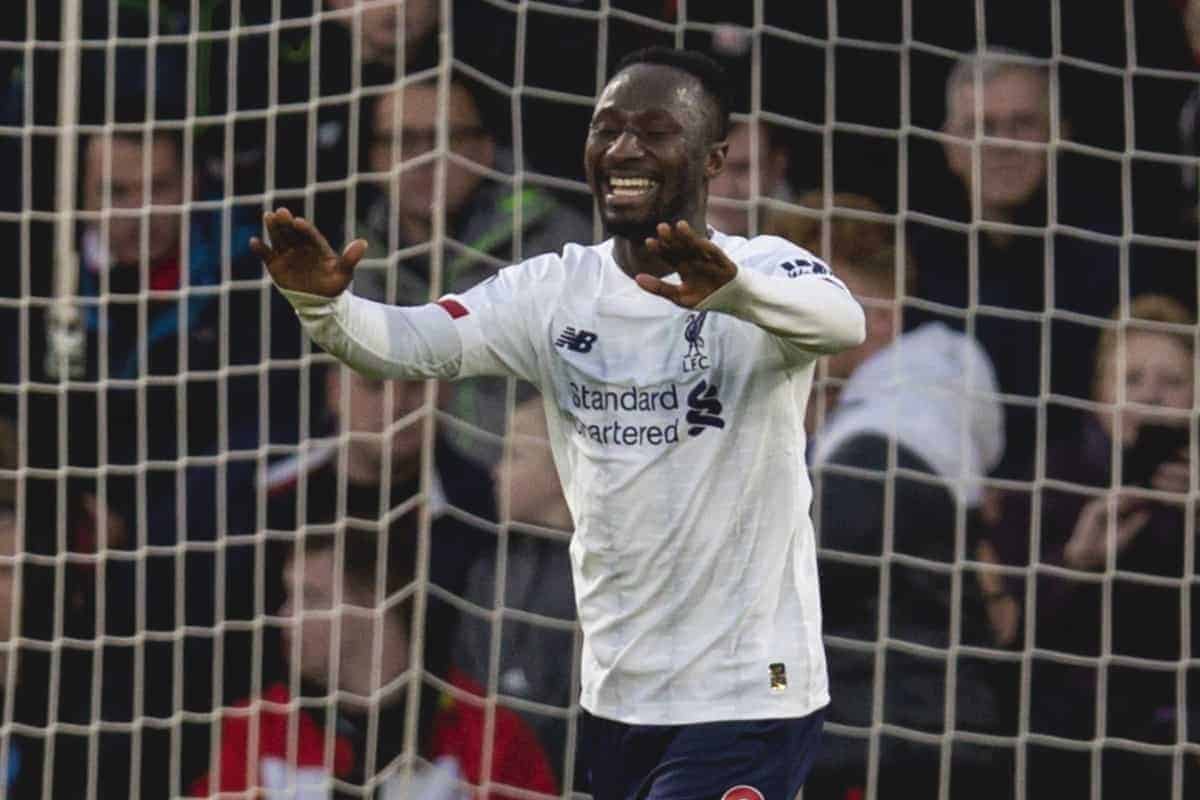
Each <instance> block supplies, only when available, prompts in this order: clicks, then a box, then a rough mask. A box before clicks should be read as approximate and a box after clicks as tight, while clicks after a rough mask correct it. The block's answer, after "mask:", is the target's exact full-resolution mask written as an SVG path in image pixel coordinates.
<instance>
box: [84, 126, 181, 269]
mask: <svg viewBox="0 0 1200 800" xmlns="http://www.w3.org/2000/svg"><path fill="white" fill-rule="evenodd" d="M106 147H107V149H108V151H109V152H110V153H111V163H109V164H108V171H107V174H106V172H105V164H104V155H105V150H106ZM143 152H144V148H143V147H142V140H141V139H140V137H137V136H134V137H126V136H121V137H116V138H113V139H108V140H106V139H105V137H104V136H93V137H91V138H90V139H89V140H88V144H87V152H86V154H85V157H84V176H83V192H84V207H85V208H86V209H87V210H89V211H108V210H112V211H113V212H114V213H113V215H112V216H111V218H110V221H109V227H108V231H109V240H108V251H109V255H110V257H111V258H112V260H113V262H114V264H115V265H117V266H132V265H136V264H139V263H141V261H142V248H141V236H142V230H143V228H148V242H147V255H148V256H149V263H151V264H154V263H155V262H157V261H159V260H161V259H163V258H167V257H169V256H174V255H178V252H179V238H180V227H181V224H182V217H181V215H180V213H179V212H178V211H161V212H157V213H152V214H146V213H145V211H144V208H145V206H146V205H148V204H153V205H156V206H158V205H175V206H177V205H180V204H181V203H182V202H183V200H184V187H183V166H182V165H181V164H180V163H179V153H178V151H177V150H176V149H175V145H174V144H172V143H171V141H170V140H169V139H167V138H166V137H163V136H157V137H154V138H153V139H152V140H151V145H150V198H149V201H147V200H146V198H145V196H144V195H143V192H142V174H143V173H142V157H143ZM105 186H110V187H111V189H112V196H111V199H110V202H109V204H108V205H105V197H104V191H105ZM130 212H136V213H130Z"/></svg>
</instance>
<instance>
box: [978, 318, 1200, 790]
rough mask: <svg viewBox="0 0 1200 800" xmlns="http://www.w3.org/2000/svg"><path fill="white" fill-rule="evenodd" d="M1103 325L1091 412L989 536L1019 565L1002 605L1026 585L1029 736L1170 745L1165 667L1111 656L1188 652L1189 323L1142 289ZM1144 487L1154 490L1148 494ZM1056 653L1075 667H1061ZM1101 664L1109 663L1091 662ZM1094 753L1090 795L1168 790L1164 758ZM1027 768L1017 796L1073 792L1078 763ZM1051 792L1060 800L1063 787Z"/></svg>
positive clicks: (1172, 705) (1079, 784)
mask: <svg viewBox="0 0 1200 800" xmlns="http://www.w3.org/2000/svg"><path fill="white" fill-rule="evenodd" d="M1113 319H1114V321H1115V322H1117V323H1118V324H1119V328H1118V327H1109V328H1107V329H1106V330H1105V331H1104V333H1103V334H1102V336H1101V339H1100V346H1099V348H1098V350H1097V354H1096V359H1095V373H1094V374H1095V380H1094V384H1093V396H1092V399H1093V400H1094V401H1095V402H1096V403H1097V404H1098V407H1097V408H1096V410H1095V411H1094V412H1091V413H1089V414H1088V417H1087V419H1086V422H1085V424H1083V425H1082V426H1080V432H1079V434H1078V436H1077V438H1076V439H1075V440H1074V441H1068V442H1063V443H1061V444H1058V445H1055V446H1053V447H1052V448H1051V449H1050V451H1049V453H1048V454H1047V458H1046V478H1047V483H1046V484H1044V485H1039V486H1036V487H1033V488H1032V489H1031V490H1030V491H1029V492H1028V493H1025V492H1020V493H1018V492H1016V491H1013V492H1009V493H1007V494H1006V495H1005V498H1004V500H1005V502H1004V504H1003V506H1002V516H1001V520H1000V523H999V525H998V526H997V529H996V530H995V532H994V533H993V534H992V538H993V541H994V544H995V551H996V553H997V554H998V556H999V558H1000V560H1001V561H1002V562H1003V563H1005V564H1008V565H1015V566H1020V567H1026V568H1028V571H1027V572H1026V573H1025V574H1024V575H1023V576H1020V577H1015V578H1012V579H1011V580H1010V581H1009V582H1008V587H1007V588H1008V590H1009V591H1010V592H1011V594H1012V596H1013V597H1014V598H1015V599H1016V600H1017V602H1018V603H1021V604H1022V605H1023V601H1024V600H1025V598H1026V597H1027V594H1026V588H1025V586H1024V583H1025V582H1026V581H1027V580H1034V579H1036V581H1037V583H1036V593H1035V595H1034V597H1035V598H1036V613H1033V614H1027V615H1026V616H1025V617H1024V619H1023V623H1024V626H1025V627H1028V626H1031V625H1032V626H1033V631H1031V632H1026V633H1025V634H1024V641H1026V642H1028V643H1030V644H1031V645H1032V646H1033V647H1035V648H1037V649H1038V654H1039V655H1036V656H1035V657H1034V660H1033V668H1032V688H1031V695H1030V728H1031V731H1032V732H1034V733H1038V734H1052V735H1057V736H1064V737H1070V738H1073V739H1078V740H1088V741H1091V740H1093V739H1094V738H1096V737H1102V736H1103V737H1109V738H1120V739H1129V740H1133V741H1138V742H1147V743H1153V744H1173V743H1176V741H1177V738H1176V731H1177V730H1181V728H1180V727H1177V726H1178V725H1179V723H1180V720H1178V714H1177V711H1178V709H1179V707H1180V706H1179V703H1180V702H1182V701H1181V700H1180V699H1179V698H1178V696H1177V691H1176V689H1177V669H1174V668H1172V669H1170V670H1163V669H1155V668H1154V667H1153V666H1152V665H1151V663H1148V662H1143V663H1140V664H1130V663H1128V662H1126V661H1123V660H1122V659H1128V658H1140V659H1153V660H1154V661H1155V662H1156V663H1157V664H1159V665H1163V664H1176V663H1177V662H1179V661H1180V660H1182V659H1186V658H1187V657H1188V651H1187V649H1186V647H1185V645H1184V644H1183V642H1184V641H1187V639H1185V638H1184V637H1190V640H1191V641H1197V638H1196V637H1197V636H1198V635H1200V625H1198V620H1200V614H1198V613H1197V612H1198V611H1200V607H1198V606H1197V604H1196V602H1195V600H1196V595H1195V592H1194V591H1193V592H1191V593H1190V594H1191V603H1190V605H1191V608H1190V617H1191V620H1190V628H1189V625H1188V622H1187V619H1188V617H1187V614H1188V613H1189V612H1188V610H1187V609H1186V608H1185V605H1186V604H1187V602H1188V597H1189V594H1188V591H1187V588H1186V586H1187V580H1188V579H1187V577H1186V576H1188V575H1194V574H1195V572H1196V568H1197V566H1198V565H1196V564H1192V565H1188V564H1187V563H1186V561H1187V558H1186V554H1187V553H1188V552H1189V542H1188V541H1187V538H1188V537H1189V536H1190V535H1191V533H1190V531H1191V530H1193V529H1192V528H1191V525H1190V524H1189V521H1188V520H1187V519H1186V516H1185V515H1186V514H1187V513H1189V512H1188V511H1187V510H1186V507H1185V500H1186V498H1187V496H1188V495H1189V493H1193V492H1194V491H1195V486H1196V483H1195V477H1194V464H1193V459H1194V450H1192V449H1191V448H1192V447H1194V445H1193V444H1192V442H1194V437H1195V420H1194V419H1193V417H1194V414H1193V413H1192V411H1193V409H1194V397H1193V380H1194V369H1195V359H1194V350H1193V341H1194V328H1193V327H1192V326H1193V322H1192V318H1191V316H1190V314H1189V312H1188V311H1187V310H1186V309H1184V308H1183V307H1182V306H1181V305H1180V304H1179V303H1178V302H1176V301H1175V300H1172V299H1170V298H1167V297H1163V296H1155V295H1143V296H1139V297H1137V298H1135V299H1134V301H1133V302H1132V304H1131V305H1130V308H1129V320H1128V321H1122V320H1121V317H1120V315H1119V313H1118V314H1114V316H1113ZM1122 330H1123V337H1122V335H1121V331H1122ZM1122 339H1123V341H1122ZM1122 384H1123V388H1124V391H1123V392H1121V391H1120V389H1121V387H1122ZM1118 457H1119V459H1118ZM1117 464H1119V469H1118V468H1117V466H1116V465H1117ZM1147 488H1148V489H1153V490H1156V492H1157V493H1158V494H1156V495H1154V496H1150V495H1148V494H1147V493H1146V491H1145V490H1146V489H1147ZM1039 501H1040V502H1039ZM1035 504H1036V505H1035ZM1035 507H1037V508H1038V510H1039V513H1037V514H1036V515H1035V514H1033V513H1032V510H1033V509H1034V508H1035ZM1114 512H1115V513H1116V518H1115V519H1111V518H1110V516H1111V515H1112V514H1113V513H1114ZM1192 524H1194V521H1193V522H1192ZM1045 567H1051V568H1055V571H1054V572H1049V571H1047V570H1045V569H1044V568H1045ZM1181 581H1182V582H1181ZM1106 620H1107V622H1106ZM1106 632H1107V635H1106ZM1047 652H1048V653H1049V655H1046V656H1042V655H1040V654H1041V653H1047ZM1057 654H1066V655H1067V656H1074V657H1082V658H1086V659H1090V660H1091V661H1090V663H1087V664H1086V665H1084V664H1080V663H1079V662H1078V661H1076V662H1075V663H1066V662H1065V661H1063V660H1059V659H1057V658H1055V656H1056V655H1057ZM1110 654H1111V656H1112V658H1113V659H1114V661H1112V662H1111V663H1108V664H1104V663H1100V662H1099V661H1097V659H1099V658H1102V657H1107V656H1109V655H1110ZM1193 678H1194V676H1193ZM1101 687H1103V695H1102V696H1101V697H1099V698H1098V697H1097V693H1098V692H1099V691H1101ZM1189 694H1190V690H1189ZM1098 700H1099V703H1097V701H1098ZM1195 707H1196V706H1195V703H1188V704H1187V706H1186V708H1187V710H1188V713H1189V716H1190V717H1192V718H1191V719H1189V720H1188V729H1189V730H1194V729H1195V728H1194V726H1195V725H1196V724H1197V723H1198V722H1200V719H1197V718H1196V714H1195ZM1097 708H1099V709H1101V710H1102V711H1103V712H1104V713H1103V716H1102V717H1099V718H1097V716H1096V714H1095V711H1096V709H1097ZM1102 752H1103V755H1102V759H1101V762H1102V765H1103V770H1102V775H1101V780H1102V782H1103V786H1104V792H1105V794H1106V795H1107V794H1109V793H1112V794H1113V795H1114V796H1118V797H1121V796H1134V795H1135V794H1140V795H1142V796H1154V797H1159V796H1167V795H1168V794H1170V792H1171V788H1170V787H1171V763H1170V759H1169V758H1156V757H1154V756H1152V755H1146V754H1142V753H1136V752H1133V751H1130V750H1125V749H1121V748H1119V747H1113V746H1111V744H1109V745H1105V746H1104V747H1103V751H1102ZM1079 756H1082V758H1080V757H1079ZM1187 764H1188V768H1189V771H1190V772H1189V774H1188V783H1187V785H1188V786H1195V785H1197V784H1195V783H1194V781H1196V780H1200V775H1197V774H1196V773H1195V766H1196V764H1195V759H1191V758H1189V759H1187ZM1029 765H1030V788H1031V794H1030V797H1051V796H1053V797H1055V798H1073V797H1088V796H1089V794H1088V785H1089V776H1090V774H1091V771H1090V761H1089V758H1088V754H1087V753H1072V752H1071V751H1069V750H1065V749H1063V750H1056V749H1053V748H1050V747H1044V748H1036V747H1035V748H1033V749H1032V750H1031V754H1030V760H1029ZM1072 770H1076V771H1072ZM1063 785H1070V786H1072V787H1074V788H1075V792H1074V793H1071V794H1067V793H1064V792H1063V791H1062V789H1061V787H1062V786H1063ZM1184 794H1188V791H1186V790H1185V792H1184Z"/></svg>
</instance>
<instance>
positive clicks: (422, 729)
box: [191, 513, 556, 798]
mask: <svg viewBox="0 0 1200 800" xmlns="http://www.w3.org/2000/svg"><path fill="white" fill-rule="evenodd" d="M415 516H416V515H415V514H412V513H410V514H409V515H407V521H408V522H410V523H411V522H413V518H414V517H415ZM339 538H340V541H339ZM384 538H385V540H386V544H384V545H382V546H381V544H380V542H379V535H378V534H377V533H375V532H363V531H355V530H350V531H346V532H345V533H344V534H342V535H341V536H340V537H335V536H334V535H330V534H309V535H307V536H305V538H304V539H303V548H302V550H301V553H302V554H303V555H302V557H301V556H299V555H298V556H297V557H295V558H293V559H291V560H289V561H288V563H287V565H286V567H285V570H284V574H285V581H284V582H285V587H286V589H285V591H286V598H287V599H286V602H285V604H284V606H283V608H282V609H280V614H281V615H282V616H283V617H285V618H291V619H290V622H289V624H290V625H291V626H292V627H290V628H288V629H287V630H288V631H289V632H291V631H294V634H292V635H295V636H296V640H295V641H294V642H289V646H288V647H287V648H286V651H287V653H288V655H289V656H292V657H294V658H295V659H296V660H295V662H294V665H295V669H294V674H295V675H296V676H298V680H297V679H296V678H293V680H292V681H290V682H289V681H279V682H276V683H273V684H271V685H270V686H268V687H267V688H266V690H265V691H264V693H263V698H262V700H261V701H260V702H261V703H262V705H261V706H259V708H260V709H261V710H259V711H257V713H255V714H254V718H253V722H252V721H251V717H250V716H249V715H247V714H245V713H237V712H233V713H230V714H229V715H228V716H227V717H226V718H225V719H224V721H223V723H222V729H221V749H220V753H221V755H220V758H219V760H218V767H219V770H220V772H219V773H218V775H219V778H218V777H217V775H213V776H210V777H209V778H206V779H204V780H201V781H198V782H197V783H196V784H195V785H194V786H193V787H192V792H191V793H192V794H193V795H194V796H207V795H208V794H209V793H210V792H213V791H214V790H216V789H217V787H219V790H220V791H221V792H244V791H246V790H247V789H253V788H260V789H262V790H266V791H271V790H289V789H290V790H292V791H297V790H298V791H299V792H300V793H301V794H306V793H308V792H318V791H319V792H327V791H328V787H329V785H330V780H331V779H336V780H339V781H344V782H346V783H349V784H352V785H356V786H362V785H364V784H366V783H368V782H374V781H376V780H379V781H380V784H379V786H380V790H381V794H382V795H383V796H387V797H392V796H404V797H446V798H449V797H461V796H464V795H462V794H461V793H460V792H459V790H458V788H457V787H458V784H457V783H456V782H457V781H463V780H465V781H469V782H471V783H472V784H476V785H478V784H481V783H483V782H484V781H485V780H486V781H494V782H496V783H499V784H503V785H506V786H511V787H515V788H518V789H524V790H532V791H540V792H544V793H548V794H549V793H554V792H555V791H556V789H555V785H554V779H553V777H552V773H551V771H550V766H549V764H548V763H547V761H546V757H545V754H544V753H543V752H542V751H541V748H540V747H539V745H538V744H537V740H536V738H535V737H534V735H533V733H532V732H531V731H530V730H529V729H528V728H526V727H525V725H524V723H522V722H521V721H520V719H519V718H518V717H516V716H515V715H513V714H512V712H510V711H507V710H505V709H503V708H499V709H497V710H496V714H495V719H494V728H493V731H494V733H493V735H492V740H491V748H492V751H491V761H490V764H491V771H490V773H489V774H486V775H485V774H484V772H483V769H484V764H485V763H488V762H487V760H486V756H485V755H484V752H483V744H484V736H485V731H486V730H487V719H486V709H485V707H484V703H483V701H482V699H480V698H479V697H478V695H480V694H481V691H480V688H479V687H478V686H477V685H476V684H475V683H474V682H472V681H471V680H470V679H469V678H467V677H466V675H465V674H463V673H461V672H459V671H456V670H453V669H451V671H450V673H449V682H450V684H451V686H453V687H454V690H455V691H444V692H440V693H439V692H438V691H436V690H434V689H433V688H432V687H430V686H423V687H422V689H423V691H422V693H421V694H422V696H421V701H420V702H421V705H420V708H419V711H417V712H412V709H410V708H409V707H408V702H407V701H408V697H409V694H408V686H407V685H406V684H407V681H406V680H404V678H405V674H406V673H407V672H408V669H409V667H410V662H409V654H410V652H411V648H412V622H413V618H414V617H413V613H414V612H413V609H414V605H415V604H414V603H413V601H412V598H411V596H409V597H407V598H404V599H400V598H401V596H402V595H404V594H405V592H406V591H407V590H408V589H410V588H411V587H412V581H413V580H414V577H415V574H416V570H415V555H416V551H417V547H416V542H415V526H413V525H411V524H409V525H407V526H392V528H391V530H390V531H389V532H388V533H387V534H385V536H384ZM382 549H386V552H387V558H386V560H385V561H383V562H382V563H381V562H380V560H379V553H380V552H381V550H382ZM381 569H382V570H383V573H382V574H380V570H381ZM339 578H340V580H339ZM379 586H383V587H384V593H383V595H382V596H380V595H379V593H378V592H377V587H379ZM330 612H332V616H331V614H330ZM289 638H290V636H289ZM335 675H336V685H335V684H334V683H333V678H334V676H335ZM297 687H298V688H299V700H300V704H299V710H298V711H297V712H295V716H294V717H293V715H292V713H291V705H290V704H291V703H292V702H293V698H294V697H295V696H296V693H295V691H294V689H295V688H297ZM335 696H336V698H337V701H336V705H333V706H332V708H330V705H331V701H332V700H333V698H334V697H335ZM249 706H250V703H249V701H247V702H244V703H241V704H239V707H240V708H247V707H249ZM326 708H328V709H329V711H328V712H326V711H325V709H326ZM410 712H411V713H418V715H419V717H418V718H419V724H418V739H417V744H416V750H417V753H418V754H419V755H420V757H421V758H422V761H421V762H419V763H418V764H417V765H416V766H417V768H416V769H415V770H414V774H413V783H407V782H406V777H407V776H406V774H405V772H404V769H403V767H404V762H403V760H402V756H403V751H404V749H405V746H406V742H407V741H408V738H407V736H406V735H405V731H406V724H407V720H406V717H407V716H408V714H409V713H410ZM326 713H328V716H327V715H326ZM252 726H253V727H252ZM331 735H332V737H333V747H332V753H331V755H332V759H329V758H327V756H326V754H327V753H329V749H330V748H328V747H327V746H326V740H327V738H328V737H330V736H331ZM293 737H294V738H293ZM252 748H253V749H252ZM503 794H504V793H503V791H502V790H501V791H492V792H488V793H485V794H483V795H481V796H485V797H487V796H491V797H497V796H503Z"/></svg>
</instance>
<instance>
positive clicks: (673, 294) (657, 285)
mask: <svg viewBox="0 0 1200 800" xmlns="http://www.w3.org/2000/svg"><path fill="white" fill-rule="evenodd" d="M634 280H635V281H637V285H638V286H640V287H642V289H644V290H645V291H647V292H649V293H650V294H656V295H658V296H659V297H664V298H666V299H667V300H670V301H671V302H672V303H678V302H679V297H680V289H679V287H678V286H676V285H674V284H671V283H667V282H666V281H661V280H659V279H658V278H656V277H654V276H653V275H647V274H645V273H644V272H643V273H640V274H639V275H637V276H636V277H635V278H634Z"/></svg>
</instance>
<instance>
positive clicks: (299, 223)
mask: <svg viewBox="0 0 1200 800" xmlns="http://www.w3.org/2000/svg"><path fill="white" fill-rule="evenodd" d="M292 233H293V234H294V235H295V237H296V241H297V243H300V244H309V245H314V246H315V247H317V248H318V249H319V250H321V252H322V253H323V254H325V255H333V254H334V253H333V248H332V247H330V246H329V241H328V240H327V239H326V238H325V235H324V234H323V233H321V232H320V231H319V230H317V226H315V225H313V224H312V223H311V222H309V221H308V220H306V219H305V218H304V217H296V218H295V219H294V220H293V221H292Z"/></svg>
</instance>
